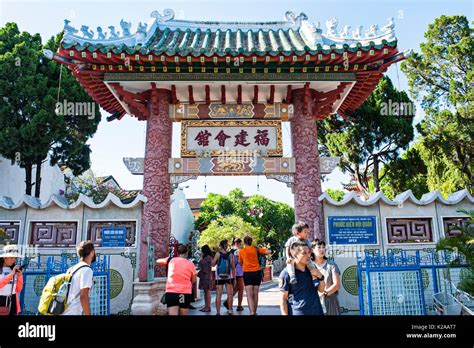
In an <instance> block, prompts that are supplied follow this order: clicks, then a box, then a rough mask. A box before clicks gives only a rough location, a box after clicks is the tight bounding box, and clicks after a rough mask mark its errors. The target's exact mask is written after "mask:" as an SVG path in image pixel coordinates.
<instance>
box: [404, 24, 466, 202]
mask: <svg viewBox="0 0 474 348" xmlns="http://www.w3.org/2000/svg"><path fill="white" fill-rule="evenodd" d="M472 33H473V29H472V28H470V26H469V21H468V20H467V18H466V16H441V17H439V18H437V19H435V21H434V23H433V24H430V25H429V26H428V30H427V32H426V33H425V39H426V41H425V42H423V43H421V44H420V50H421V52H420V53H415V54H412V55H411V56H410V57H409V58H408V59H407V60H406V61H405V62H404V63H402V71H403V72H404V73H405V74H406V75H407V78H408V83H409V87H410V93H411V94H412V95H413V96H414V97H415V98H417V99H418V100H420V101H421V105H422V107H423V109H424V110H425V113H426V115H425V118H424V119H423V120H422V122H421V123H420V124H419V125H418V126H417V128H418V131H419V132H420V134H421V135H422V139H421V141H420V143H421V145H420V148H419V150H420V155H421V157H422V158H423V160H424V161H425V163H426V166H427V168H428V172H427V184H428V187H429V189H430V190H432V189H440V190H441V191H442V192H443V193H444V194H448V193H451V192H453V191H456V190H459V189H462V188H466V187H467V188H468V189H469V190H470V191H471V192H474V161H473V158H474V140H473V134H474V127H473V122H474V89H473V88H472V87H471V86H470V85H471V84H472V83H473V82H474V73H473V71H472V66H473V63H474V37H473V35H472Z"/></svg>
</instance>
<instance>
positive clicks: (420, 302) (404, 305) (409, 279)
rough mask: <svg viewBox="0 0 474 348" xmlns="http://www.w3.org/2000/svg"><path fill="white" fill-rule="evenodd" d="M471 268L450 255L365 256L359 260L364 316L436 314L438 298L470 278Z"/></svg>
mask: <svg viewBox="0 0 474 348" xmlns="http://www.w3.org/2000/svg"><path fill="white" fill-rule="evenodd" d="M455 257H456V258H455ZM453 261H455V262H453ZM456 261H457V262H456ZM469 267H470V266H469V265H467V264H465V263H464V261H463V260H462V259H459V257H458V256H453V254H452V253H448V252H435V251H434V250H428V251H423V254H422V253H420V251H419V250H417V251H398V252H397V253H395V252H388V253H387V254H386V255H380V254H379V253H376V252H373V251H369V252H365V253H364V254H363V255H362V256H358V258H357V275H358V279H359V307H360V314H361V315H433V314H436V308H435V306H434V301H433V297H434V295H435V294H437V293H439V292H442V291H446V289H444V287H445V284H446V283H447V282H448V283H451V282H452V283H454V284H458V283H459V282H460V280H461V279H462V278H463V277H464V276H466V277H467V276H469V275H470V271H469V270H468V268H469Z"/></svg>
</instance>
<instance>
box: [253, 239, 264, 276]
mask: <svg viewBox="0 0 474 348" xmlns="http://www.w3.org/2000/svg"><path fill="white" fill-rule="evenodd" d="M255 249H256V250H257V257H258V263H259V265H260V272H261V273H262V277H263V275H264V273H265V266H266V265H267V258H266V257H265V255H262V254H260V253H259V252H258V246H256V247H255Z"/></svg>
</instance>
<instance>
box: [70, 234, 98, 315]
mask: <svg viewBox="0 0 474 348" xmlns="http://www.w3.org/2000/svg"><path fill="white" fill-rule="evenodd" d="M77 254H78V255H79V257H80V261H79V263H78V264H77V265H75V266H73V267H72V268H70V269H69V272H74V274H73V276H72V278H71V285H70V288H69V294H68V299H67V308H66V310H65V311H64V313H63V315H81V314H84V315H91V310H90V305H89V291H90V289H91V287H92V277H93V272H92V268H90V265H91V264H92V263H93V262H95V261H96V255H95V248H94V244H93V243H92V242H91V241H89V240H86V241H82V242H81V243H80V244H79V246H78V247H77Z"/></svg>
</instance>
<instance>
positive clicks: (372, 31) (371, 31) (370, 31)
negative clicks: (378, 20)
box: [365, 24, 379, 37]
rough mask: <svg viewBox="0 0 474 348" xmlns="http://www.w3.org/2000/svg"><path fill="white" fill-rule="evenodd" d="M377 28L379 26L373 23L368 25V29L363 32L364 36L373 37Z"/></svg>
mask: <svg viewBox="0 0 474 348" xmlns="http://www.w3.org/2000/svg"><path fill="white" fill-rule="evenodd" d="M378 29H379V26H378V25H377V24H373V25H371V26H370V28H369V29H368V30H366V32H365V37H375V36H377V30H378Z"/></svg>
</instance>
